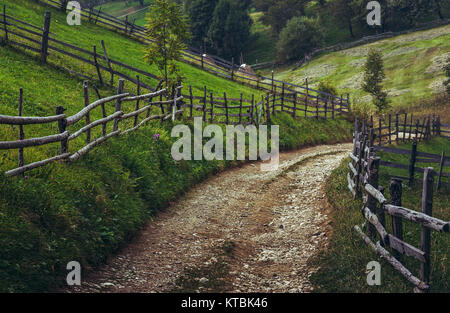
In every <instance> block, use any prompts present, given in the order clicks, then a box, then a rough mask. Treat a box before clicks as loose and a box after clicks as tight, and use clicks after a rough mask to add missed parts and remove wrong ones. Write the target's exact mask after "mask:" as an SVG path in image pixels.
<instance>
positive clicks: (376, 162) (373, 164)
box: [366, 157, 380, 239]
mask: <svg viewBox="0 0 450 313" xmlns="http://www.w3.org/2000/svg"><path fill="white" fill-rule="evenodd" d="M379 166H380V158H379V157H370V158H369V166H368V170H369V178H368V181H367V183H368V184H369V185H371V186H372V187H373V188H375V189H378V168H379ZM377 205H378V200H377V199H376V198H375V197H374V196H372V195H371V194H370V193H368V194H367V203H366V207H367V208H368V209H369V210H370V212H371V213H372V214H376V213H377ZM368 229H369V234H370V236H371V237H372V238H373V239H375V238H376V236H377V231H376V229H375V227H374V226H373V225H372V224H371V223H368Z"/></svg>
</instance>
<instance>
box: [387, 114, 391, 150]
mask: <svg viewBox="0 0 450 313" xmlns="http://www.w3.org/2000/svg"><path fill="white" fill-rule="evenodd" d="M391 123H392V118H391V114H389V125H388V132H389V144H391V143H392V140H391V135H392V134H391Z"/></svg>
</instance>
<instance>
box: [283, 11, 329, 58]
mask: <svg viewBox="0 0 450 313" xmlns="http://www.w3.org/2000/svg"><path fill="white" fill-rule="evenodd" d="M322 40H323V35H322V32H321V30H320V27H319V23H318V20H316V19H313V18H308V17H305V16H301V17H294V18H292V19H290V20H289V21H288V22H287V24H286V27H285V28H283V30H282V31H281V33H280V38H279V39H278V42H277V53H278V60H279V61H280V62H288V61H292V60H295V59H299V58H301V57H303V56H304V55H305V54H307V53H310V52H311V51H313V50H314V49H316V48H318V47H320V46H321V44H322Z"/></svg>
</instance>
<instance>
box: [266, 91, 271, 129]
mask: <svg viewBox="0 0 450 313" xmlns="http://www.w3.org/2000/svg"><path fill="white" fill-rule="evenodd" d="M266 99H267V107H266V108H267V111H266V114H267V115H266V122H267V123H269V122H270V101H269V95H267V96H266Z"/></svg>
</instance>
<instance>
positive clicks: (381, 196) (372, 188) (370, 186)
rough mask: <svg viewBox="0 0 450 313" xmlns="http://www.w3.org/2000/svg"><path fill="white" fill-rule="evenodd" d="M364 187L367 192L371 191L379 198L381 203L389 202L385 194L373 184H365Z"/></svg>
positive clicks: (370, 192)
mask: <svg viewBox="0 0 450 313" xmlns="http://www.w3.org/2000/svg"><path fill="white" fill-rule="evenodd" d="M364 189H365V190H366V191H367V193H369V194H370V195H371V196H372V197H374V198H375V199H377V201H378V202H379V203H380V204H384V203H387V199H386V198H385V197H384V195H383V194H382V193H381V192H380V191H379V190H378V189H376V188H374V187H373V186H372V185H370V184H366V185H365V186H364Z"/></svg>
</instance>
